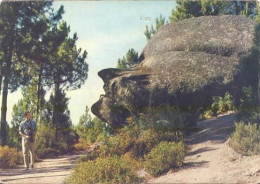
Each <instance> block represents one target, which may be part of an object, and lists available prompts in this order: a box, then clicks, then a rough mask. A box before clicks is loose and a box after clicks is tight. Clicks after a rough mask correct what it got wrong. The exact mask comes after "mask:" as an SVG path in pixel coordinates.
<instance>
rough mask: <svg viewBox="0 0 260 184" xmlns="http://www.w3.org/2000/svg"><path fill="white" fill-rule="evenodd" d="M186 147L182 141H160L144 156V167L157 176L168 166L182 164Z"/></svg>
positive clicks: (168, 167) (166, 169)
mask: <svg viewBox="0 0 260 184" xmlns="http://www.w3.org/2000/svg"><path fill="white" fill-rule="evenodd" d="M185 153H186V148H185V145H184V143H183V142H182V141H181V142H179V143H175V142H161V143H160V144H158V145H157V146H156V147H154V148H153V149H152V150H151V152H150V153H149V154H148V155H146V156H145V162H144V166H145V169H146V170H147V171H148V172H149V173H150V174H152V175H154V176H158V175H160V174H162V173H164V172H167V171H168V170H169V169H170V168H173V167H180V166H182V163H183V160H184V156H185Z"/></svg>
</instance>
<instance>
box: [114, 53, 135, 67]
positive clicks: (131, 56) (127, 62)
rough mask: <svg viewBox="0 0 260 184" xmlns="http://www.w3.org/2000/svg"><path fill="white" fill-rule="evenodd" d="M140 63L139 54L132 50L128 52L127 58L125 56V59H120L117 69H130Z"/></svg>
mask: <svg viewBox="0 0 260 184" xmlns="http://www.w3.org/2000/svg"><path fill="white" fill-rule="evenodd" d="M138 62H139V60H138V52H136V51H135V50H134V49H133V48H131V49H129V50H128V51H127V53H126V56H123V59H118V62H117V68H120V69H128V68H130V67H131V66H133V65H135V64H137V63H138Z"/></svg>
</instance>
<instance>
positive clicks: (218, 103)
mask: <svg viewBox="0 0 260 184" xmlns="http://www.w3.org/2000/svg"><path fill="white" fill-rule="evenodd" d="M211 109H212V112H213V113H214V114H223V113H225V112H227V111H229V110H234V100H233V96H232V95H231V94H230V93H228V92H227V93H226V94H225V96H224V97H220V96H214V97H213V103H212V105H211Z"/></svg>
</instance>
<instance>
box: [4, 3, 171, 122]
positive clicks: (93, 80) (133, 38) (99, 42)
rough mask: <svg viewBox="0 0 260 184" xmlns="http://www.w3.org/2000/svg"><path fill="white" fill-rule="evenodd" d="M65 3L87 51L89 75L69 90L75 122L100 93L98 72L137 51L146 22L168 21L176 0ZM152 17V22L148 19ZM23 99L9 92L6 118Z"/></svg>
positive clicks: (67, 16)
mask: <svg viewBox="0 0 260 184" xmlns="http://www.w3.org/2000/svg"><path fill="white" fill-rule="evenodd" d="M60 5H64V9H65V14H64V15H63V19H64V20H65V21H66V22H67V23H68V24H69V25H70V27H71V33H74V32H77V34H78V38H79V39H78V42H77V43H78V44H77V45H78V46H79V47H81V48H82V49H83V50H87V52H88V58H87V60H86V61H87V63H88V64H89V73H88V74H89V76H88V79H87V81H86V83H85V85H83V86H82V88H81V89H78V90H74V91H69V92H67V96H68V97H70V101H69V109H70V113H71V119H72V122H73V124H77V123H78V121H79V117H80V116H81V115H82V114H83V113H84V111H85V107H86V105H87V106H88V107H89V108H90V107H91V105H92V104H93V103H95V102H96V101H97V100H98V99H99V96H100V95H101V94H103V93H104V92H103V87H102V86H103V82H102V80H101V79H100V78H99V77H98V75H97V72H98V71H100V70H102V69H104V68H114V67H116V65H117V60H118V58H122V57H123V56H124V55H125V54H126V52H127V51H128V49H130V48H134V49H135V50H136V51H138V53H140V52H141V51H142V49H143V48H144V46H145V45H146V43H147V40H146V38H145V36H144V31H145V26H146V25H149V26H150V25H151V24H153V25H155V19H156V18H157V17H159V16H160V14H162V15H163V17H166V20H168V18H169V16H170V15H171V10H172V9H173V8H174V6H175V2H174V1H64V2H63V1H56V2H54V7H55V8H56V9H58V7H59V6H60ZM146 18H149V19H150V22H148V21H146V20H145V19H146ZM20 98H21V94H20V92H16V93H13V94H9V97H8V115H7V121H8V122H11V111H12V106H13V104H14V103H16V102H17V100H18V99H20Z"/></svg>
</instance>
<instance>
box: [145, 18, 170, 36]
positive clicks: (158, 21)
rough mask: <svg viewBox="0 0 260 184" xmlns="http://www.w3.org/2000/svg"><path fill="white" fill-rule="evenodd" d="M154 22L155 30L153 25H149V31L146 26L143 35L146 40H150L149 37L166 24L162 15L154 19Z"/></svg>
mask: <svg viewBox="0 0 260 184" xmlns="http://www.w3.org/2000/svg"><path fill="white" fill-rule="evenodd" d="M155 22H156V24H155V29H154V27H153V25H151V28H150V30H149V28H148V26H146V30H145V32H144V35H145V37H146V39H147V40H150V39H151V37H152V36H153V35H154V34H155V33H156V31H158V30H159V29H160V27H162V26H163V25H164V24H165V23H166V22H165V18H164V17H162V14H161V15H160V18H156V20H155Z"/></svg>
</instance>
